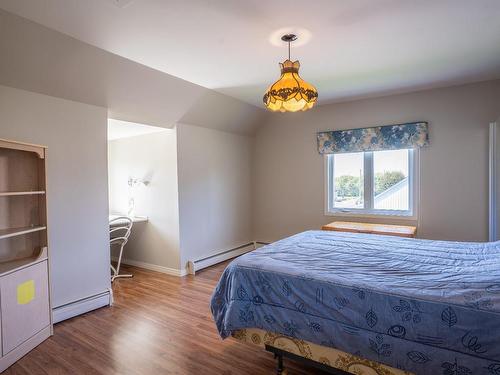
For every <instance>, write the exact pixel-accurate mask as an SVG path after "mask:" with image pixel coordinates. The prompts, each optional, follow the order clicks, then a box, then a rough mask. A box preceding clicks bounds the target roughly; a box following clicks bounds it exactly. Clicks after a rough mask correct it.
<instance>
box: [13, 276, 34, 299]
mask: <svg viewBox="0 0 500 375" xmlns="http://www.w3.org/2000/svg"><path fill="white" fill-rule="evenodd" d="M33 298H35V281H34V280H28V281H26V282H24V283H22V284H19V285H18V286H17V304H18V305H26V304H27V303H30V302H31V301H32V300H33Z"/></svg>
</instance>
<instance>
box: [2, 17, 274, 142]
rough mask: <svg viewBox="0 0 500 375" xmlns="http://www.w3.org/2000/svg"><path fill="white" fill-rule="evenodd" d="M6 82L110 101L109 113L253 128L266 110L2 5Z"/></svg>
mask: <svg viewBox="0 0 500 375" xmlns="http://www.w3.org/2000/svg"><path fill="white" fill-rule="evenodd" d="M0 55H1V58H0V84H2V85H5V86H11V87H15V88H20V89H24V90H29V91H33V92H38V93H42V94H46V95H51V96H55V97H60V98H64V99H69V100H74V101H78V102H82V103H87V104H92V105H97V106H101V107H106V108H108V111H109V117H111V118H114V119H118V120H125V121H131V122H138V123H144V124H149V125H156V126H161V127H166V128H171V127H173V126H174V125H175V124H176V123H177V122H180V121H182V122H184V123H190V124H192V125H198V126H203V127H208V128H214V129H219V130H225V131H232V132H236V133H240V134H252V133H253V132H254V130H255V127H256V126H257V125H258V124H259V122H260V121H259V118H260V117H261V116H263V114H264V113H265V111H264V110H263V109H259V108H256V107H254V106H252V105H250V104H247V103H243V102H241V101H239V100H236V99H234V98H231V97H228V96H226V95H223V94H221V93H218V92H215V91H213V90H210V89H207V88H204V87H202V86H199V85H196V84H193V83H190V82H187V81H184V80H182V79H179V78H176V77H173V76H171V75H169V74H166V73H163V72H160V71H158V70H155V69H152V68H149V67H146V66H144V65H141V64H139V63H136V62H133V61H131V60H128V59H126V58H123V57H120V56H118V55H115V54H112V53H110V52H107V51H104V50H102V49H99V48H97V47H94V46H91V45H89V44H86V43H83V42H81V41H79V40H76V39H74V38H72V37H69V36H67V35H64V34H61V33H59V32H57V31H54V30H51V29H48V28H46V27H44V26H41V25H39V24H37V23H34V22H32V21H29V20H26V19H24V18H21V17H19V16H16V15H13V14H11V13H8V12H5V11H3V10H0Z"/></svg>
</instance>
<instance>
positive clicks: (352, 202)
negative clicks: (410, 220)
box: [326, 150, 417, 216]
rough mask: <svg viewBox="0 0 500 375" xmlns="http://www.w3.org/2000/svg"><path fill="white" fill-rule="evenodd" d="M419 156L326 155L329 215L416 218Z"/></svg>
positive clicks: (402, 153) (412, 153) (392, 152)
mask: <svg viewBox="0 0 500 375" xmlns="http://www.w3.org/2000/svg"><path fill="white" fill-rule="evenodd" d="M416 153H417V151H416V150H388V151H373V152H354V153H345V154H331V155H327V156H326V158H327V159H326V161H327V162H326V166H327V173H326V176H327V181H326V182H327V213H329V214H338V213H345V214H349V213H351V214H371V215H397V216H415V201H414V197H415V180H416V177H415V170H416V168H415V154H416Z"/></svg>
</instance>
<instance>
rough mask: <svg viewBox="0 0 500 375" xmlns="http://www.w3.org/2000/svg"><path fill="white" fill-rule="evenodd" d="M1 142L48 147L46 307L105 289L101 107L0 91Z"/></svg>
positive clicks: (106, 247) (105, 211) (105, 214)
mask: <svg viewBox="0 0 500 375" xmlns="http://www.w3.org/2000/svg"><path fill="white" fill-rule="evenodd" d="M0 114H1V115H0V138H6V139H11V140H16V141H24V142H30V143H37V144H43V145H47V146H48V157H47V167H48V169H47V179H48V182H47V190H48V191H47V199H48V225H49V232H48V234H49V251H50V256H51V258H50V264H51V272H52V273H51V283H52V290H53V295H52V304H53V307H58V306H61V305H64V304H66V303H69V302H73V301H75V300H78V299H81V298H85V297H88V296H91V295H94V294H98V293H102V292H103V291H105V290H106V289H108V288H109V287H110V277H109V276H110V273H109V272H110V271H109V244H108V188H107V180H108V178H107V156H106V147H107V146H106V129H107V127H106V126H107V111H106V109H105V108H101V107H96V106H92V105H87V104H81V103H76V102H72V101H68V100H62V99H57V98H53V97H50V96H46V95H40V94H35V93H31V92H28V91H23V90H17V89H12V88H8V87H5V86H0Z"/></svg>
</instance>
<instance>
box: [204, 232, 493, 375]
mask: <svg viewBox="0 0 500 375" xmlns="http://www.w3.org/2000/svg"><path fill="white" fill-rule="evenodd" d="M499 252H500V244H484V243H457V242H441V241H426V240H420V239H404V238H397V237H387V236H372V235H363V234H350V233H341V232H331V233H328V232H324V231H309V232H304V233H301V234H298V235H296V236H292V237H290V238H287V239H284V240H282V241H278V242H276V243H274V244H271V245H268V246H264V247H261V248H259V249H257V250H255V251H252V252H250V253H247V254H245V255H243V256H241V257H239V258H237V259H236V260H234V261H233V262H232V263H231V264H230V265H229V266H228V267H227V268H226V270H225V271H224V273H223V275H222V276H221V280H220V282H219V285H218V286H217V288H216V289H215V291H214V295H213V297H212V303H211V309H212V313H213V316H214V320H215V322H216V325H217V329H218V331H219V333H220V334H221V336H222V337H227V336H229V335H230V333H231V332H232V331H234V330H237V329H245V328H252V327H255V328H261V329H264V330H266V331H268V332H274V333H275V334H276V335H285V336H289V337H294V338H297V339H300V340H307V341H310V342H313V343H317V344H321V343H323V345H326V346H331V347H334V346H335V347H336V348H337V349H339V350H341V351H344V352H346V353H358V354H359V355H360V356H362V357H364V358H366V359H367V360H371V361H378V362H381V363H385V364H387V365H390V366H392V367H395V368H401V369H404V370H406V371H410V372H412V373H414V374H416V375H430V374H432V375H440V374H443V375H472V374H473V375H500V363H499V361H498V359H499V358H500V337H499V336H498V327H499V326H500V284H499V282H498V280H500V257H498V254H499ZM478 322H480V324H479V325H478ZM486 349H487V350H486Z"/></svg>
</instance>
